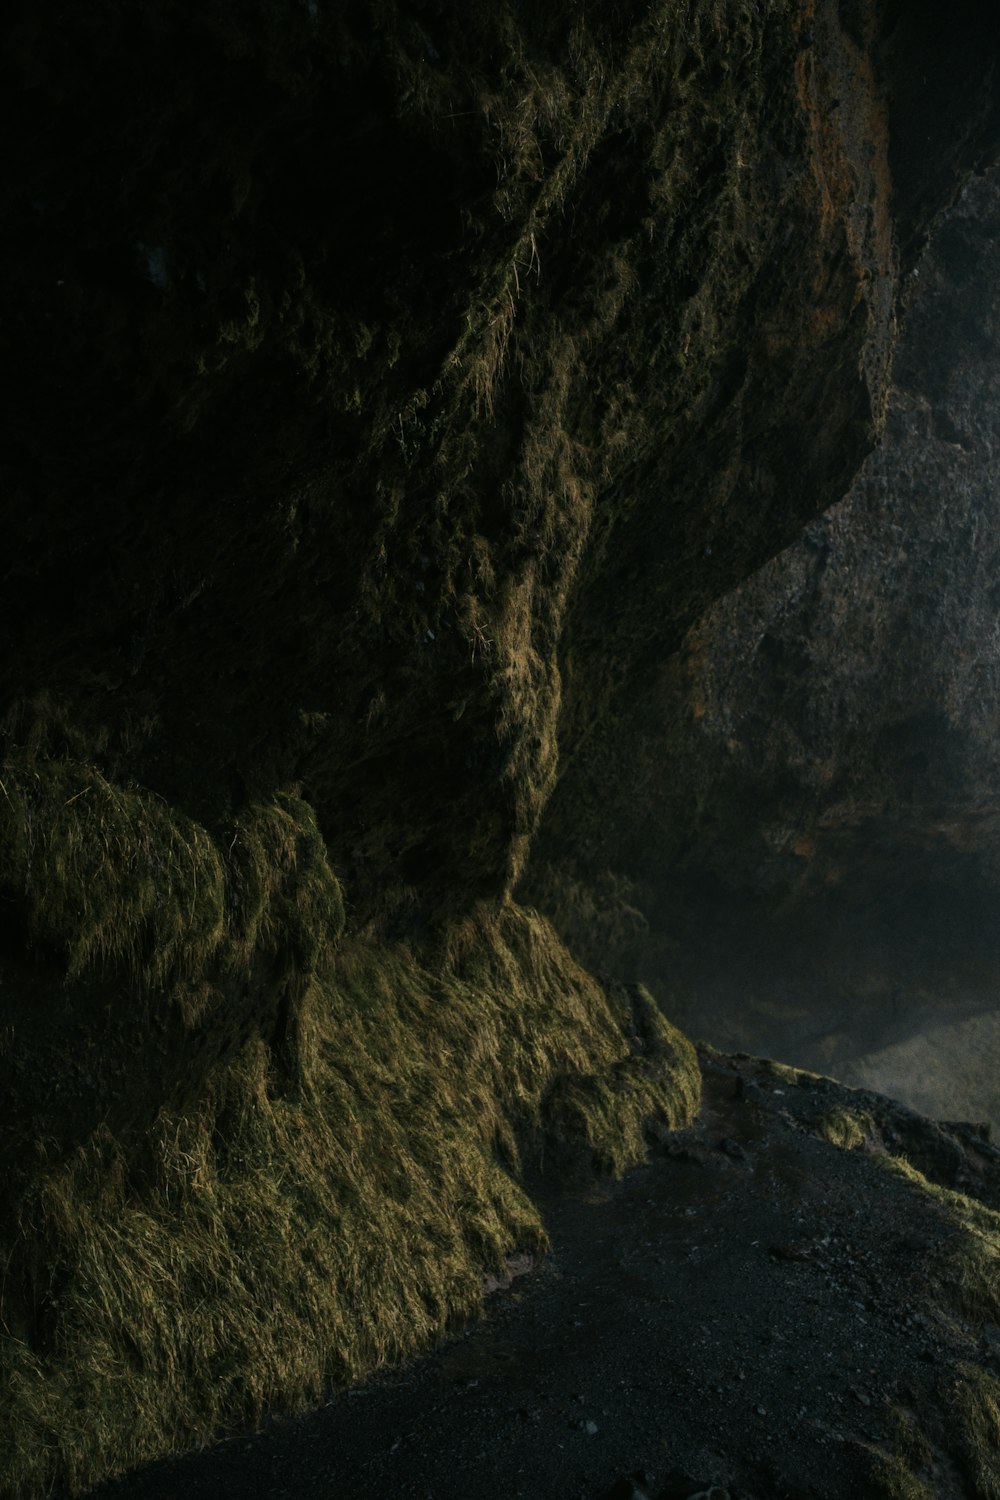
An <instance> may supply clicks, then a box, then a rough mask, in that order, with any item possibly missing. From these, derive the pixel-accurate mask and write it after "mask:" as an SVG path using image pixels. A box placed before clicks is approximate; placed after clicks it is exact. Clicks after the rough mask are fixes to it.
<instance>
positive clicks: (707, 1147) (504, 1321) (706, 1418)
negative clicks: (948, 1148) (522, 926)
mask: <svg viewBox="0 0 1000 1500" xmlns="http://www.w3.org/2000/svg"><path fill="white" fill-rule="evenodd" d="M702 1066H703V1072H704V1077H705V1103H704V1108H703V1110H702V1113H701V1116H700V1119H699V1121H698V1123H697V1125H696V1126H695V1127H694V1128H692V1129H691V1130H688V1131H686V1132H683V1133H679V1134H676V1135H674V1136H665V1137H664V1138H663V1139H662V1140H661V1141H660V1142H659V1143H658V1144H657V1145H656V1146H655V1147H654V1149H653V1153H652V1158H651V1160H650V1161H649V1162H648V1163H647V1164H646V1165H645V1166H643V1167H640V1168H638V1169H636V1170H635V1171H633V1172H632V1173H630V1174H629V1175H628V1176H627V1177H626V1178H624V1179H623V1180H622V1181H619V1182H613V1181H595V1180H594V1179H593V1178H592V1177H590V1178H588V1177H587V1176H586V1175H585V1174H584V1173H583V1172H582V1171H581V1170H580V1168H579V1165H577V1166H576V1167H575V1168H573V1167H572V1166H569V1167H567V1166H566V1164H565V1163H560V1164H559V1166H558V1168H557V1170H556V1174H555V1176H553V1174H552V1173H551V1172H550V1173H548V1174H547V1176H546V1177H545V1179H544V1180H543V1181H542V1182H541V1183H540V1184H538V1185H537V1192H538V1195H539V1197H540V1199H541V1202H542V1204H543V1207H544V1212H545V1219H546V1223H547V1225H548V1228H549V1232H550V1234H551V1237H552V1246H553V1248H552V1253H551V1255H550V1257H549V1258H548V1259H547V1260H546V1261H545V1262H544V1263H543V1264H542V1265H541V1266H540V1267H539V1268H538V1269H537V1270H536V1272H535V1274H532V1275H530V1276H524V1277H521V1276H520V1275H518V1274H517V1273H518V1272H520V1271H522V1270H523V1269H525V1264H524V1260H525V1258H521V1259H520V1260H515V1261H514V1262H512V1265H511V1273H512V1274H511V1278H510V1285H509V1286H507V1287H503V1288H500V1289H498V1290H497V1291H496V1293H495V1295H492V1296H491V1297H490V1298H489V1300H488V1302H487V1310H486V1315H485V1316H484V1318H483V1320H482V1321H481V1322H479V1323H477V1324H475V1325H474V1326H472V1327H469V1328H467V1329H466V1330H464V1331H463V1332H462V1333H461V1334H459V1335H458V1336H457V1337H455V1338H454V1339H452V1340H450V1341H448V1342H446V1343H445V1344H443V1345H442V1346H441V1347H439V1348H438V1349H437V1350H436V1351H435V1352H433V1353H432V1354H430V1355H429V1356H427V1357H426V1358H424V1359H422V1360H419V1361H417V1362H415V1363H413V1364H412V1365H410V1366H409V1367H407V1368H404V1369H397V1370H393V1371H388V1372H385V1373H383V1374H381V1375H380V1376H378V1377H377V1378H375V1379H372V1380H371V1381H369V1382H368V1383H367V1384H366V1385H365V1386H364V1387H362V1388H359V1389H355V1390H351V1391H348V1392H346V1393H338V1394H336V1395H335V1396H333V1397H332V1398H331V1399H330V1400H329V1402H328V1403H327V1404H326V1405H325V1406H324V1407H323V1409H321V1410H319V1411H316V1412H314V1413H312V1414H311V1415H309V1416H307V1417H304V1418H301V1419H298V1420H294V1421H274V1422H272V1423H271V1424H269V1425H268V1427H267V1428H266V1429H265V1430H264V1431H263V1432H261V1433H259V1434H257V1435H255V1436H251V1435H246V1436H243V1437H239V1438H234V1439H230V1440H228V1441H225V1442H222V1443H219V1444H217V1445H216V1446H215V1447H213V1448H212V1449H210V1450H208V1451H206V1452H204V1453H201V1454H198V1455H194V1456H188V1457H185V1458H180V1459H177V1460H171V1461H167V1462H162V1463H158V1464H154V1465H152V1466H150V1467H148V1468H146V1469H144V1470H142V1471H139V1472H137V1473H135V1474H133V1475H131V1476H129V1477H127V1478H125V1479H123V1480H121V1481H118V1482H115V1483H106V1484H103V1485H101V1486H99V1487H98V1488H97V1489H96V1490H94V1491H93V1492H92V1496H93V1500H195V1497H200V1496H209V1495H210V1496H212V1497H213V1500H247V1497H260V1500H264V1497H267V1500H283V1497H291V1496H294V1497H295V1500H312V1497H319V1496H323V1497H339V1496H345V1497H346V1496H361V1495H365V1496H381V1495H392V1496H394V1497H414V1500H416V1497H421V1500H425V1497H426V1500H430V1497H433V1500H460V1497H461V1500H470V1497H482V1500H488V1497H493V1496H496V1497H500V1496H504V1497H507V1496H510V1497H516V1496H524V1497H529V1496H530V1497H532V1500H570V1497H581V1500H583V1497H586V1500H597V1497H604V1496H613V1495H614V1496H622V1497H626V1500H627V1497H630V1496H633V1495H636V1494H642V1493H646V1494H648V1495H650V1496H664V1497H678V1500H680V1497H685V1496H691V1495H694V1494H696V1493H701V1492H702V1491H708V1490H710V1487H711V1486H713V1485H715V1486H719V1487H720V1490H722V1489H724V1490H725V1491H726V1492H727V1493H728V1495H729V1496H730V1497H731V1500H839V1497H841V1496H843V1497H845V1500H847V1497H852V1500H856V1497H857V1496H859V1495H866V1496H867V1495H877V1494H884V1493H888V1492H887V1491H884V1490H883V1489H882V1488H881V1485H880V1484H878V1482H877V1480H876V1478H875V1470H873V1450H881V1451H883V1452H885V1453H896V1452H897V1451H898V1448H899V1444H900V1441H901V1437H902V1440H903V1441H904V1442H905V1438H906V1434H907V1433H908V1432H912V1431H914V1430H916V1429H919V1430H921V1431H922V1432H923V1433H924V1434H925V1435H926V1436H927V1437H929V1439H930V1445H929V1447H928V1448H926V1449H925V1451H924V1467H923V1470H922V1473H923V1477H924V1478H925V1480H927V1481H928V1482H929V1483H930V1484H931V1485H932V1492H933V1493H934V1494H936V1495H940V1496H942V1497H951V1496H954V1497H959V1496H962V1495H966V1494H970V1495H971V1494H974V1493H975V1491H974V1490H972V1489H965V1488H963V1481H962V1477H961V1475H960V1473H959V1471H958V1469H957V1468H956V1467H955V1466H954V1464H953V1461H952V1459H951V1458H949V1457H948V1456H947V1455H946V1452H945V1448H946V1446H947V1443H948V1434H947V1432H946V1431H945V1429H944V1426H943V1424H944V1423H945V1422H946V1420H947V1418H946V1415H945V1414H946V1413H947V1411H948V1409H949V1403H950V1397H949V1392H950V1391H951V1390H952V1389H953V1388H954V1386H955V1384H956V1379H957V1366H958V1365H959V1364H960V1363H961V1362H963V1361H966V1362H968V1361H970V1360H974V1361H977V1362H978V1363H980V1364H981V1365H982V1364H984V1363H985V1365H986V1366H987V1368H989V1367H990V1366H991V1364H992V1365H994V1366H995V1365H996V1356H997V1352H998V1351H997V1350H992V1352H991V1349H990V1347H989V1345H988V1343H986V1342H984V1340H983V1336H981V1335H980V1331H979V1330H977V1329H975V1328H973V1327H972V1326H971V1325H970V1324H968V1323H966V1322H964V1321H962V1319H961V1318H960V1317H958V1316H955V1315H954V1310H952V1315H951V1316H947V1317H946V1316H945V1315H944V1314H943V1313H942V1312H941V1310H940V1307H939V1306H936V1305H935V1300H934V1294H933V1292H932V1290H931V1288H932V1287H933V1286H934V1285H935V1284H937V1283H938V1276H939V1275H940V1274H941V1270H942V1267H943V1266H944V1264H945V1257H946V1256H947V1253H948V1251H949V1249H951V1248H953V1246H954V1241H955V1235H956V1225H955V1221H954V1219H953V1218H952V1217H951V1216H950V1215H949V1214H948V1213H947V1212H946V1211H945V1209H944V1208H943V1207H942V1206H941V1205H940V1204H939V1203H938V1201H937V1200H936V1199H935V1198H934V1197H933V1196H931V1195H929V1194H928V1193H926V1192H924V1191H921V1190H919V1189H918V1188H917V1187H915V1185H914V1184H913V1183H912V1182H908V1181H906V1180H904V1179H903V1178H902V1177H901V1176H899V1175H898V1174H896V1173H894V1172H891V1171H889V1170H887V1168H886V1165H885V1159H884V1158H880V1157H879V1156H878V1155H877V1154H870V1153H865V1152H863V1151H848V1150H844V1149H841V1148H840V1147H837V1146H834V1145H831V1144H830V1143H829V1142H828V1141H827V1140H825V1139H823V1138H821V1137H820V1136H819V1135H817V1134H814V1133H812V1132H813V1130H814V1129H816V1128H818V1126H819V1123H820V1122H821V1121H822V1120H823V1119H824V1118H827V1117H828V1116H829V1114H830V1112H831V1111H833V1110H836V1109H838V1108H839V1109H845V1108H850V1109H852V1110H855V1111H860V1110H864V1109H865V1108H867V1107H869V1106H870V1104H871V1103H872V1101H873V1100H874V1102H875V1104H876V1105H877V1107H878V1108H879V1109H880V1110H881V1111H882V1112H883V1116H884V1115H885V1111H887V1110H888V1111H890V1112H891V1114H892V1117H893V1118H894V1119H895V1120H896V1121H897V1123H898V1124H899V1127H900V1129H901V1130H902V1131H903V1133H904V1135H906V1136H907V1138H908V1141H917V1142H918V1143H919V1141H920V1139H921V1137H922V1136H923V1138H925V1139H926V1142H927V1147H928V1151H927V1155H926V1159H925V1160H923V1161H922V1162H921V1165H922V1167H923V1168H924V1170H925V1171H930V1172H931V1173H932V1175H933V1160H932V1159H933V1157H934V1152H935V1143H937V1146H938V1147H939V1146H940V1132H939V1131H937V1130H936V1128H935V1127H933V1126H932V1125H930V1123H929V1122H926V1121H922V1120H921V1119H920V1118H919V1117H917V1116H914V1115H910V1114H909V1112H907V1111H905V1110H903V1109H901V1108H899V1107H897V1106H895V1105H889V1104H888V1103H887V1101H885V1100H881V1099H877V1098H876V1096H872V1095H865V1094H859V1093H855V1092H853V1091H850V1090H847V1089H845V1088H844V1087H843V1086H841V1085H839V1084H836V1083H834V1082H832V1081H831V1080H828V1079H823V1078H818V1077H815V1076H814V1075H810V1074H805V1073H794V1072H791V1071H790V1070H786V1069H780V1068H777V1067H775V1066H774V1065H772V1064H769V1063H766V1062H763V1061H761V1060H759V1059H752V1058H748V1057H746V1056H744V1055H742V1054H740V1055H736V1056H734V1057H724V1056H723V1055H721V1054H719V1053H715V1052H713V1051H711V1050H710V1049H705V1050H704V1051H703V1053H702ZM948 1140H949V1142H950V1141H953V1140H957V1141H958V1142H959V1143H960V1144H961V1143H964V1144H961V1149H960V1150H959V1152H958V1157H960V1158H961V1162H962V1165H961V1167H960V1168H959V1169H958V1179H959V1182H960V1183H962V1184H964V1188H965V1191H967V1192H969V1191H976V1192H977V1193H978V1195H979V1196H981V1197H983V1198H984V1200H985V1201H988V1202H992V1201H995V1199H996V1195H997V1192H998V1190H1000V1153H998V1152H997V1151H996V1150H995V1149H994V1148H992V1147H991V1146H989V1145H987V1144H986V1143H985V1142H982V1141H980V1140H979V1139H978V1138H977V1137H976V1135H975V1132H973V1131H971V1130H970V1131H966V1132H962V1131H961V1130H959V1131H958V1134H957V1135H956V1136H949V1137H948ZM919 1154H920V1152H919V1146H918V1155H919ZM938 1155H939V1156H940V1155H941V1153H940V1151H938ZM945 1155H947V1153H945ZM941 1159H942V1160H943V1159H944V1157H942V1158H941ZM929 1161H930V1162H931V1166H928V1162H929ZM951 1170H952V1171H953V1172H954V1170H955V1169H954V1167H952V1169H951ZM938 1176H939V1178H940V1176H941V1173H940V1172H939V1173H938ZM973 1179H975V1183H974V1186H973V1187H972V1188H970V1182H971V1181H973ZM952 1185H955V1184H954V1183H953V1184H952ZM938 1301H940V1297H939V1298H938ZM987 1332H988V1330H987ZM998 1347H1000V1346H998ZM939 1438H940V1443H939V1442H938V1439H939ZM875 1462H876V1466H877V1460H876V1461H875ZM712 1500H722V1495H721V1493H717V1494H716V1495H713V1497H712Z"/></svg>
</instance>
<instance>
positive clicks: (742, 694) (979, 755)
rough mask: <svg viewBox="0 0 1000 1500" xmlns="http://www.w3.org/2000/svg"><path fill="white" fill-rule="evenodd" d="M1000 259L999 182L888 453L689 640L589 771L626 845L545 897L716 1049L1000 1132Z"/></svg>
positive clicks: (558, 873) (612, 843)
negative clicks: (788, 1064) (879, 1090)
mask: <svg viewBox="0 0 1000 1500" xmlns="http://www.w3.org/2000/svg"><path fill="white" fill-rule="evenodd" d="M998 242H1000V179H998V177H997V176H996V174H992V175H990V174H987V175H984V176H979V177H977V178H975V179H974V181H973V182H972V183H971V184H970V185H969V186H968V188H967V190H966V191H965V192H964V194H963V196H962V198H961V200H960V202H959V203H958V204H957V205H956V207H955V209H954V210H953V212H952V213H951V214H950V215H949V218H948V221H947V224H946V225H945V226H944V227H943V228H942V229H941V230H940V232H939V233H938V235H937V236H936V238H935V240H934V243H933V246H932V247H931V249H930V250H929V251H928V252H927V253H926V254H925V255H924V257H923V259H922V260H921V262H920V265H919V269H918V272H917V273H916V275H915V278H914V284H913V287H912V290H911V293H910V304H909V307H908V313H907V330H906V334H905V337H904V338H903V340H902V342H901V345H900V350H899V354H898V356H897V359H896V361H895V366H894V389H893V393H892V396H891V400H890V411H889V420H888V424H887V429H886V433H885V437H884V439H883V441H882V443H881V445H880V447H879V448H878V450H877V451H876V452H875V453H873V454H872V455H871V457H870V458H869V459H868V460H867V462H866V464H865V466H864V468H863V470H862V472H861V474H860V475H859V477H858V479H857V481H856V483H855V484H854V486H853V487H852V489H851V492H850V494H849V495H848V496H847V498H846V499H844V500H843V501H842V502H841V503H840V504H838V505H836V506H834V507H833V508H832V509H831V510H829V511H828V512H827V513H826V514H825V515H824V516H823V517H821V518H820V519H819V520H817V521H815V522H813V523H812V524H811V525H810V526H809V527H807V529H806V531H805V534H804V536H803V538H802V540H801V541H799V542H798V543H796V544H795V545H794V546H793V547H791V548H789V549H787V551H785V552H784V553H782V554H781V556H779V557H777V558H775V559H774V560H773V561H772V562H771V563H769V564H767V565H766V566H765V567H764V568H762V569H761V570H760V571H759V572H758V573H757V574H755V575H754V577H753V578H751V579H749V580H748V581H747V582H746V583H745V584H743V585H742V586H741V587H740V588H739V589H738V590H736V591H735V592H733V593H731V594H730V595H728V596H727V597H726V598H725V599H724V600H722V601H720V602H719V603H718V604H717V605H715V606H713V608H712V609H711V610H710V611H708V612H707V613H706V614H705V615H704V616H703V617H702V618H701V620H699V622H698V623H697V624H696V625H695V626H693V627H692V628H691V629H690V630H689V632H688V634H687V636H686V638H685V641H684V643H683V646H682V648H681V650H680V651H679V652H677V653H676V654H675V655H674V656H673V657H672V658H671V659H670V661H669V662H668V663H666V665H665V666H664V667H663V668H662V669H661V670H660V672H659V673H658V674H657V675H656V678H655V680H654V682H653V684H652V686H651V690H650V692H649V694H648V696H647V697H645V698H644V699H643V700H641V701H640V702H638V703H637V704H636V706H635V709H634V713H633V717H632V720H631V728H632V734H631V736H630V737H628V740H627V743H628V744H629V747H630V748H629V751H628V752H627V753H623V752H622V750H621V742H620V741H619V740H617V739H616V740H615V742H614V743H612V742H611V741H610V739H609V740H608V741H607V742H606V744H605V745H604V746H603V747H602V749H601V751H599V752H597V753H596V754H593V755H592V757H591V759H590V760H589V761H585V762H584V764H583V767H582V769H583V770H584V771H585V772H586V774H587V775H589V776H590V777H592V778H595V779H596V778H601V779H604V781H605V784H606V786H607V790H608V813H609V815H608V819H607V832H606V835H605V838H604V840H603V846H602V847H600V848H598V847H594V848H592V850H590V851H586V855H587V856H589V860H588V858H587V857H584V858H581V857H580V856H579V854H577V855H576V859H575V862H574V861H572V860H571V861H568V862H567V863H566V864H564V865H563V866H561V867H560V866H559V865H558V864H557V863H556V864H554V865H553V866H550V867H549V868H548V869H547V870H540V871H539V875H538V886H537V890H536V892H535V894H536V897H537V898H539V899H543V898H544V897H543V893H544V892H548V893H550V895H551V904H552V909H553V910H554V911H558V912H560V920H561V923H562V925H563V927H564V930H565V931H567V933H569V934H571V936H572V940H573V942H574V944H575V946H576V947H577V949H578V951H580V952H581V954H582V955H583V956H585V958H586V959H587V960H588V961H590V962H591V963H594V964H596V965H598V966H600V967H604V968H609V969H613V970H615V971H629V970H632V969H634V970H635V971H636V972H640V973H643V974H644V975H646V976H647V977H651V976H652V975H654V974H655V976H656V978H657V980H658V982H659V985H660V986H662V995H663V997H664V999H665V1001H666V1003H667V1005H668V1009H671V1012H672V1013H673V1014H675V1015H678V1016H680V1017H681V1018H682V1020H683V1024H685V1025H687V1026H688V1027H689V1028H692V1029H693V1030H695V1031H696V1032H697V1033H698V1034H704V1035H711V1036H714V1037H717V1038H719V1039H720V1040H722V1041H724V1042H726V1043H727V1044H729V1045H734V1044H739V1045H749V1044H750V1043H751V1042H752V1044H753V1045H754V1046H755V1047H759V1048H761V1049H763V1050H767V1051H769V1052H770V1053H771V1054H772V1055H774V1056H792V1055H794V1056H795V1057H796V1059H797V1060H800V1061H801V1062H803V1063H804V1064H807V1065H813V1066H824V1067H828V1068H832V1069H834V1070H835V1071H837V1073H838V1076H844V1075H845V1074H846V1076H849V1077H854V1078H855V1079H856V1081H859V1082H860V1081H862V1078H866V1079H867V1080H868V1081H870V1082H872V1081H873V1082H876V1083H877V1084H879V1086H881V1087H891V1088H893V1089H898V1090H899V1091H900V1092H902V1093H903V1094H904V1096H906V1095H907V1094H909V1096H910V1097H911V1099H912V1100H913V1102H919V1103H920V1104H921V1105H922V1106H923V1107H925V1108H931V1109H936V1110H937V1112H939V1113H940V1112H947V1113H955V1114H958V1113H961V1112H966V1111H970V1110H971V1111H973V1112H974V1114H975V1117H976V1118H979V1117H990V1118H993V1119H1000V1092H998V1087H997V1083H996V1078H995V1070H994V1063H995V1060H996V1036H995V1034H994V1031H995V1028H994V1027H993V1025H992V1023H991V1020H990V1018H989V1016H988V1015H983V1014H982V1012H983V1011H984V1009H990V1010H991V1009H992V1008H993V1007H994V1005H995V994H996V986H997V981H998V979H1000V947H998V941H1000V920H998V919H1000V866H998V863H997V833H998V829H1000V798H998V787H1000V718H998V713H1000V709H998V704H1000V634H998V625H997V619H998V605H1000V593H998V589H997V577H998V575H1000V512H998V509H997V505H996V495H997V492H998V488H1000V448H998V440H997V424H996V413H997V410H998V409H1000V373H998V372H1000V301H998V297H997V286H998V284H1000V253H998V249H997V246H998ZM574 774H575V768H574V769H572V770H571V771H570V773H569V774H568V776H567V778H566V781H565V784H564V785H563V786H562V787H560V790H559V792H558V793H557V796H556V798H555V799H554V803H553V805H552V808H551V810H550V817H551V821H552V829H553V834H554V835H555V836H557V835H558V830H559V827H560V818H561V817H562V818H565V820H566V822H567V824H569V823H571V821H572V812H571V811H567V810H569V809H571V808H572V807H573V805H574V802H575V800H576V799H577V797H578V795H579V792H578V784H577V782H576V781H575V780H574ZM548 838H549V830H548V828H546V829H544V830H543V837H542V841H541V845H540V846H539V847H538V855H539V864H541V860H542V857H543V850H544V848H545V846H546V843H547V840H548ZM552 843H553V845H555V837H553V839H552ZM602 865H603V868H601V867H602ZM591 871H598V873H597V874H596V875H592V874H590V872H591ZM941 1028H944V1032H943V1034H941V1035H940V1036H939V1038H938V1040H937V1041H936V1042H930V1043H929V1045H928V1044H926V1043H925V1042H924V1041H923V1039H922V1035H921V1034H922V1033H924V1032H926V1031H927V1030H928V1029H931V1030H934V1031H940V1029H941ZM942 1045H943V1046H944V1048H945V1049H946V1051H947V1052H948V1055H947V1056H943V1055H942ZM887 1047H889V1048H891V1051H890V1052H886V1048H887ZM949 1049H950V1050H949ZM935 1051H936V1053H937V1067H936V1071H937V1074H938V1076H937V1078H936V1079H935V1077H934V1074H935V1063H934V1058H933V1054H934V1053H935ZM866 1054H877V1056H869V1057H868V1059H867V1062H866V1063H864V1064H863V1065H861V1066H862V1072H861V1073H860V1074H858V1073H857V1071H856V1070H857V1068H858V1066H859V1064H858V1061H857V1059H858V1058H859V1057H861V1056H863V1055H866ZM963 1054H964V1059H963ZM852 1068H853V1069H854V1070H855V1071H854V1072H853V1073H852V1071H851V1069H852ZM880 1070H881V1071H880ZM908 1072H909V1075H910V1076H909V1077H908V1076H907V1074H908Z"/></svg>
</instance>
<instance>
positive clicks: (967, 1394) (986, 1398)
mask: <svg viewBox="0 0 1000 1500" xmlns="http://www.w3.org/2000/svg"><path fill="white" fill-rule="evenodd" d="M952 1415H953V1417H954V1420H955V1422H956V1426H957V1429H958V1435H959V1441H958V1451H959V1461H960V1463H961V1467H962V1470H963V1473H964V1477H965V1479H966V1480H967V1482H968V1484H969V1486H970V1493H971V1494H972V1495H973V1496H974V1497H975V1500H1000V1381H998V1380H996V1379H995V1378H994V1376H992V1375H987V1374H986V1372H985V1371H984V1370H981V1369H978V1368H977V1367H976V1366H975V1365H966V1366H964V1367H963V1368H962V1379H961V1380H960V1382H959V1383H958V1385H957V1386H956V1387H955V1390H954V1391H953V1393H952Z"/></svg>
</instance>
